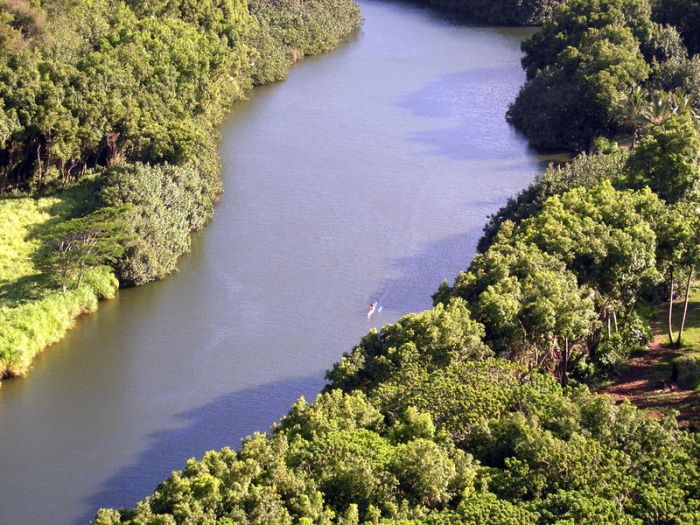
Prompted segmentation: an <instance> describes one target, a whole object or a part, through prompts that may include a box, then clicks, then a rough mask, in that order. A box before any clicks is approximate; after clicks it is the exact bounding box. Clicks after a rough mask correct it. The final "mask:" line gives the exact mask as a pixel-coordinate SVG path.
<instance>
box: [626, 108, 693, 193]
mask: <svg viewBox="0 0 700 525" xmlns="http://www.w3.org/2000/svg"><path fill="white" fill-rule="evenodd" d="M627 183H628V185H629V186H630V187H632V188H643V187H645V186H648V187H649V188H651V189H652V191H654V192H655V193H656V194H658V195H659V196H660V197H661V198H662V199H664V200H665V201H666V202H668V203H670V204H675V203H677V202H680V201H682V200H687V199H689V198H691V197H693V195H696V194H697V193H698V191H700V132H698V128H697V126H696V124H695V122H694V118H693V117H692V115H691V114H690V113H689V112H687V111H686V112H683V113H676V114H673V115H671V116H669V117H668V118H667V119H666V120H665V121H663V122H661V123H659V124H658V125H655V126H650V127H649V128H647V129H646V130H645V132H644V134H643V136H642V139H641V141H640V143H639V146H638V147H637V148H636V149H635V150H634V151H633V152H632V154H631V155H630V158H629V160H628V162H627Z"/></svg>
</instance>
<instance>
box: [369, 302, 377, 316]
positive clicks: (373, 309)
mask: <svg viewBox="0 0 700 525" xmlns="http://www.w3.org/2000/svg"><path fill="white" fill-rule="evenodd" d="M376 311H377V303H376V302H374V303H372V305H371V306H370V307H369V310H368V311H367V319H369V318H370V317H372V315H374V312H376Z"/></svg>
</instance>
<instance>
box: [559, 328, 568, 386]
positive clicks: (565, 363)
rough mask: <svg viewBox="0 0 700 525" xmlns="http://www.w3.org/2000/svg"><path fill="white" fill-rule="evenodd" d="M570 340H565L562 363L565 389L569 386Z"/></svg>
mask: <svg viewBox="0 0 700 525" xmlns="http://www.w3.org/2000/svg"><path fill="white" fill-rule="evenodd" d="M568 368H569V338H568V337H565V338H564V355H563V356H562V363H561V386H563V387H565V386H566V385H568V384H569V373H568Z"/></svg>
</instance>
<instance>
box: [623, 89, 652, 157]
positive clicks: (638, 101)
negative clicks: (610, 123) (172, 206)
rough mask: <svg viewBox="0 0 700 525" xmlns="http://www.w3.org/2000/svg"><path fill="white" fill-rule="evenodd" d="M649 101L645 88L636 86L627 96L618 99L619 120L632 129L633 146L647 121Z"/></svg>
mask: <svg viewBox="0 0 700 525" xmlns="http://www.w3.org/2000/svg"><path fill="white" fill-rule="evenodd" d="M648 105H649V102H648V101H647V98H646V95H645V93H644V90H643V89H642V88H641V87H639V86H635V87H634V88H633V89H632V91H630V93H629V94H628V95H627V96H624V97H622V99H621V100H619V101H618V113H619V116H618V120H619V121H620V123H621V124H622V125H623V126H624V127H626V128H631V129H632V147H633V148H634V147H635V145H636V144H637V137H638V136H639V130H640V128H641V127H642V126H644V124H646V123H647V120H646V118H645V112H646V110H647V106H648Z"/></svg>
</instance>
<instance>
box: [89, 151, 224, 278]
mask: <svg viewBox="0 0 700 525" xmlns="http://www.w3.org/2000/svg"><path fill="white" fill-rule="evenodd" d="M219 190H220V183H219V179H218V172H216V171H214V172H213V173H212V172H209V171H208V170H206V168H204V167H202V166H201V165H196V164H194V163H189V164H185V165H181V166H173V165H169V164H164V165H155V166H154V165H148V164H139V163H136V164H126V165H123V166H119V167H117V168H113V169H111V170H109V171H108V172H107V173H106V174H105V176H104V183H103V187H102V189H101V192H100V195H101V198H102V201H103V202H104V204H105V205H106V206H121V205H131V206H132V211H131V213H130V214H129V222H130V224H131V227H132V228H133V231H134V233H135V235H134V238H133V240H132V242H131V243H130V244H129V245H128V246H127V251H126V254H125V256H124V257H121V258H120V260H119V262H118V263H117V265H116V268H117V272H118V275H119V279H120V281H121V282H122V283H124V284H130V285H141V284H145V283H147V282H149V281H152V280H154V279H162V278H163V277H165V276H167V275H169V274H170V273H172V272H173V271H174V270H175V268H176V265H177V260H178V257H179V256H180V255H182V254H183V253H185V252H187V251H188V250H189V246H190V232H192V231H195V230H199V229H200V228H202V227H203V226H204V224H206V222H207V221H208V220H209V219H210V218H211V215H212V213H213V208H214V197H215V196H216V194H217V193H218V192H219Z"/></svg>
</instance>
